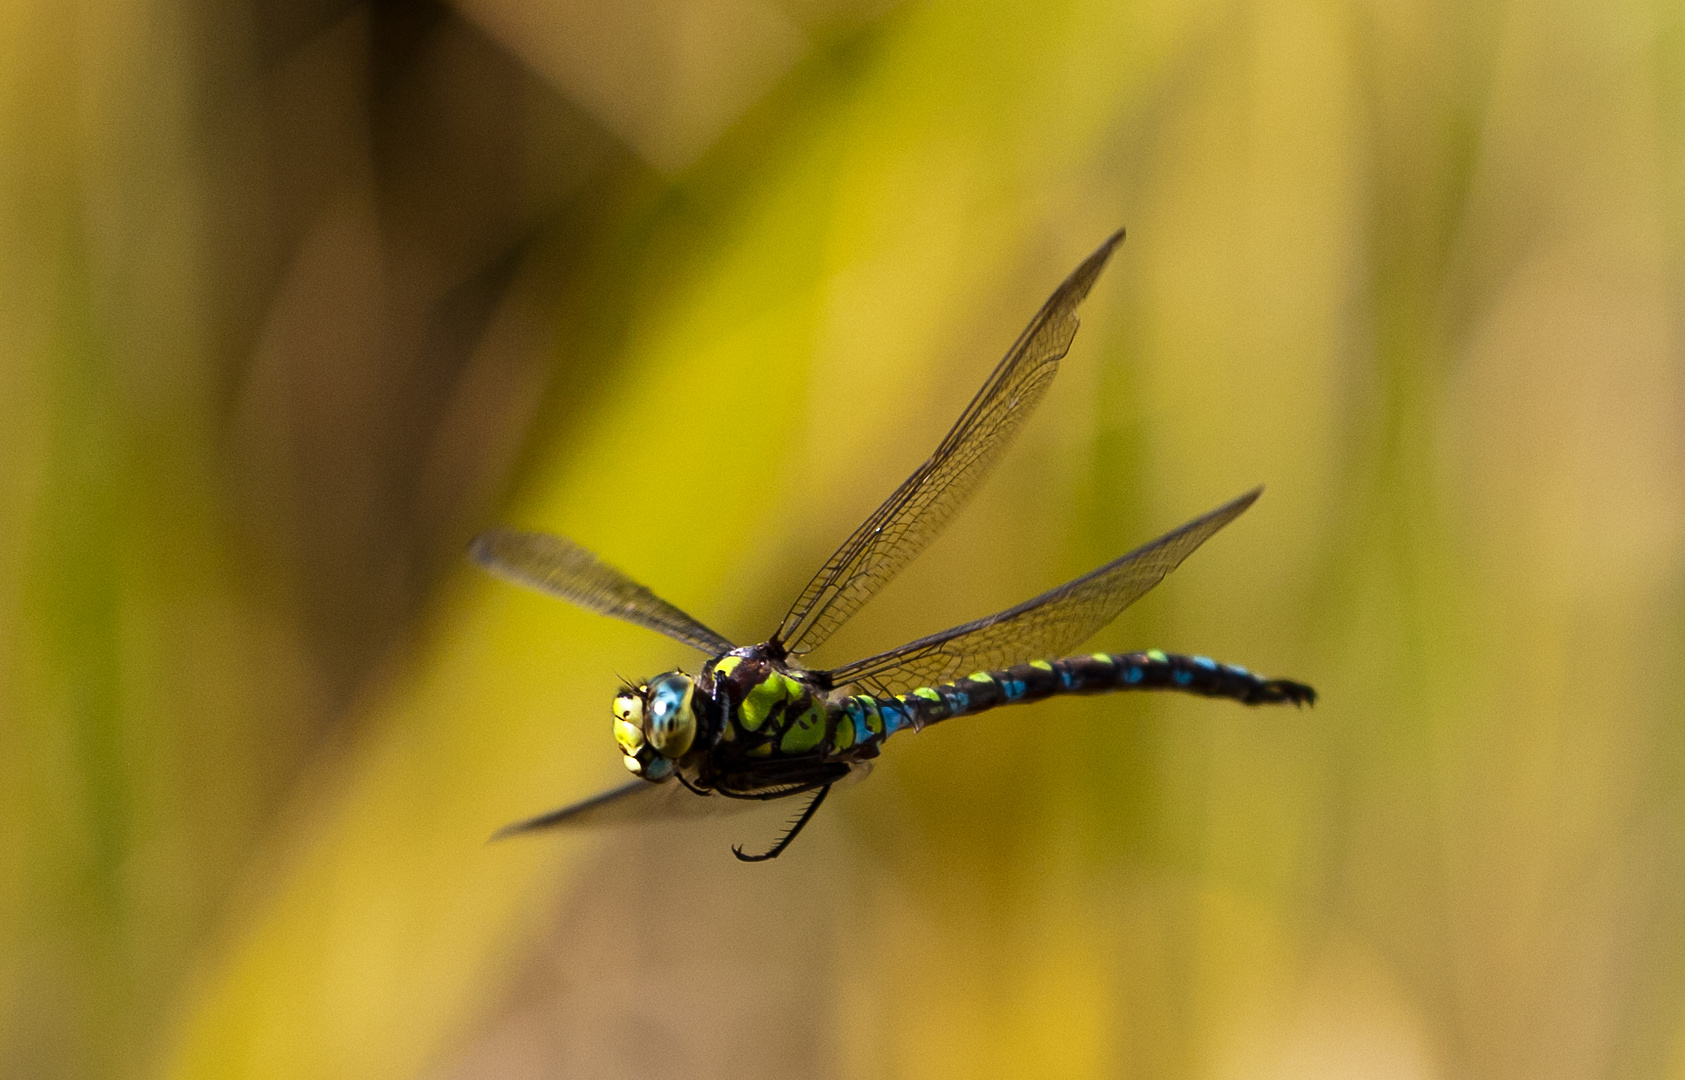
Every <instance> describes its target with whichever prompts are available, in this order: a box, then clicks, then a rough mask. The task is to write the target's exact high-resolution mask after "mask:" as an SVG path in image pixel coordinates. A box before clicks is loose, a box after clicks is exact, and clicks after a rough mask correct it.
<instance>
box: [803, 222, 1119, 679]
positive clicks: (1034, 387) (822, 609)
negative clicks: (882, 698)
mask: <svg viewBox="0 0 1685 1080" xmlns="http://www.w3.org/2000/svg"><path fill="white" fill-rule="evenodd" d="M1122 241H1123V231H1122V230H1121V229H1120V230H1119V231H1118V232H1117V233H1115V234H1114V235H1113V236H1112V237H1111V238H1110V239H1108V240H1107V241H1106V242H1105V243H1104V244H1101V245H1100V248H1099V250H1097V251H1095V252H1094V254H1092V255H1090V256H1089V257H1088V258H1087V259H1086V260H1084V262H1083V264H1082V265H1081V266H1079V267H1077V268H1076V270H1075V272H1073V273H1072V274H1071V276H1070V277H1068V278H1066V279H1065V282H1064V284H1062V285H1060V286H1059V288H1058V289H1056V290H1055V291H1054V293H1053V295H1052V297H1050V298H1049V299H1048V301H1047V303H1046V304H1043V305H1042V309H1041V310H1040V311H1038V312H1037V313H1036V317H1035V318H1034V319H1032V320H1030V325H1029V326H1028V327H1027V328H1025V330H1024V332H1023V334H1021V335H1020V336H1019V338H1018V341H1017V343H1015V344H1014V345H1013V346H1012V348H1011V350H1009V351H1008V352H1007V354H1006V357H1005V359H1003V360H1001V362H1000V364H999V365H998V366H997V367H996V368H995V370H994V373H993V374H991V375H990V376H989V380H988V382H986V383H984V384H983V389H982V390H980V391H978V393H977V396H976V397H975V398H973V399H972V400H971V404H970V405H967V406H966V409H965V412H964V413H962V414H961V415H960V418H959V422H958V423H956V424H955V425H954V427H953V430H951V431H949V432H948V434H947V436H946V437H945V438H943V440H942V443H941V445H940V446H938V447H937V448H936V452H935V453H934V454H932V455H931V457H930V460H928V461H926V462H925V463H924V464H923V465H920V466H919V467H918V469H917V470H915V471H914V473H913V475H911V476H909V477H908V478H907V480H906V482H905V483H903V484H902V485H901V486H900V487H899V488H896V489H895V493H894V494H893V495H891V496H890V497H889V498H888V499H887V500H885V502H884V504H883V505H882V506H880V507H878V508H877V509H876V510H875V511H873V512H872V516H871V517H869V518H867V519H866V521H865V522H864V523H863V524H862V525H861V526H860V527H859V528H858V529H856V530H855V531H854V535H852V536H850V537H849V538H848V539H847V540H846V541H844V543H843V545H842V547H840V548H838V549H837V552H836V554H834V555H832V556H831V558H830V560H829V561H828V562H826V563H825V565H824V566H823V567H821V568H820V570H819V572H818V573H817V574H815V575H814V576H813V580H812V581H810V582H808V584H807V588H805V589H803V590H802V594H801V596H800V597H798V598H797V600H796V603H795V605H794V606H793V607H792V608H791V609H790V613H789V614H788V615H786V616H784V622H783V623H782V624H781V625H780V626H779V627H778V632H777V633H776V634H775V635H773V640H774V641H777V642H781V643H782V644H783V645H784V647H785V649H786V650H787V651H788V652H790V653H791V654H792V655H799V654H801V653H805V652H808V651H810V650H812V649H814V648H815V647H817V646H818V645H819V644H820V643H821V642H823V641H824V640H825V639H826V638H828V637H830V636H831V634H832V632H833V631H835V630H836V629H837V627H839V626H841V625H842V624H843V623H844V622H845V621H847V619H848V617H849V616H850V615H853V614H854V613H855V612H856V611H858V610H859V609H860V606H861V605H862V604H864V603H865V602H866V601H867V600H869V599H871V598H872V596H873V595H875V594H876V593H877V591H878V590H879V589H881V588H883V587H884V585H886V584H888V582H889V580H890V579H891V578H892V577H894V576H895V574H896V572H897V571H898V570H900V569H901V568H902V567H903V566H905V565H906V564H907V563H908V562H910V561H911V560H912V559H913V557H914V556H916V555H917V554H918V553H919V552H920V551H923V550H924V548H925V546H926V545H927V544H929V543H930V542H931V541H932V540H934V539H935V538H936V535H937V534H938V533H939V532H941V531H942V528H943V526H945V525H946V524H947V523H948V519H949V518H951V517H953V515H954V512H955V511H957V510H958V509H959V508H960V507H961V506H962V505H963V504H964V503H965V501H966V499H968V498H970V497H971V493H972V492H973V491H975V490H976V488H977V485H978V483H979V482H980V481H981V480H982V479H983V477H984V475H985V474H986V473H987V472H988V471H989V467H990V466H992V465H993V464H994V463H995V459H996V458H998V457H1000V454H1001V451H1003V450H1005V449H1006V447H1007V445H1008V444H1009V443H1011V441H1012V438H1013V436H1014V435H1016V434H1017V433H1018V429H1019V428H1020V427H1022V426H1023V424H1024V420H1025V419H1026V418H1027V417H1028V416H1029V415H1030V412H1031V411H1032V410H1033V409H1034V408H1035V407H1036V404H1037V403H1038V402H1039V401H1041V399H1042V395H1044V394H1045V393H1046V392H1047V387H1048V385H1049V384H1050V383H1051V382H1052V381H1053V376H1054V374H1055V373H1056V372H1057V371H1058V369H1059V360H1060V359H1061V358H1062V357H1063V356H1064V355H1065V352H1066V350H1068V349H1069V348H1070V347H1071V339H1072V338H1074V337H1075V336H1076V332H1077V314H1076V313H1077V305H1078V304H1080V303H1082V299H1083V297H1085V296H1087V295H1088V290H1089V288H1090V287H1091V286H1093V284H1094V281H1095V279H1096V278H1098V277H1099V276H1100V271H1101V270H1102V269H1104V268H1105V265H1106V260H1107V259H1109V258H1110V257H1111V254H1112V249H1113V248H1115V247H1117V245H1118V244H1119V243H1121V242H1122Z"/></svg>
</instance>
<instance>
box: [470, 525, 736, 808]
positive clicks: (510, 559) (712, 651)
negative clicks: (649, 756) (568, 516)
mask: <svg viewBox="0 0 1685 1080" xmlns="http://www.w3.org/2000/svg"><path fill="white" fill-rule="evenodd" d="M468 555H469V557H470V558H472V559H473V560H474V561H475V562H477V563H479V564H480V565H481V566H483V567H485V568H486V569H487V570H489V571H491V572H492V573H494V574H496V575H498V576H499V577H503V578H507V579H509V580H510V581H514V582H518V583H520V584H522V585H529V586H531V587H532V588H535V589H542V590H543V591H544V592H547V593H549V594H550V595H552V596H559V597H561V598H562V599H563V600H567V601H569V602H571V603H574V604H577V605H579V606H580V607H582V608H585V609H586V610H587V611H595V612H597V613H598V614H599V615H612V616H613V617H614V618H616V619H624V620H625V621H627V622H629V623H636V624H637V625H638V626H643V627H647V628H649V629H651V630H654V631H656V632H658V633H662V634H666V635H667V636H668V637H670V638H673V639H674V640H676V641H682V642H684V643H685V644H686V645H692V646H695V647H696V648H698V649H701V650H702V651H703V652H705V653H707V654H708V655H710V656H718V655H719V654H721V653H726V652H730V651H731V650H732V648H733V646H732V644H731V642H729V641H727V640H726V639H725V638H723V637H721V636H720V635H719V634H716V633H714V631H712V630H710V629H708V628H707V627H706V626H703V625H702V624H701V623H699V622H697V621H696V620H695V619H693V618H691V617H690V616H689V615H686V614H685V613H684V612H682V611H680V610H679V609H678V608H676V607H674V606H673V605H672V604H669V603H668V602H667V601H665V600H663V599H661V597H659V596H657V595H655V594H654V593H652V592H650V591H649V589H648V588H646V587H645V586H643V585H640V584H638V583H637V582H636V581H633V580H632V579H631V578H629V577H627V576H626V575H625V574H623V573H621V572H620V571H619V570H616V569H615V568H614V567H612V566H610V565H608V564H607V563H605V562H603V561H602V560H601V559H599V558H597V557H596V556H595V555H593V554H591V553H590V552H589V551H586V550H585V549H584V548H582V547H580V546H579V545H578V544H575V543H574V542H573V541H571V540H564V539H562V538H561V537H559V536H551V535H550V534H549V533H540V532H520V531H518V530H515V529H493V530H492V531H491V532H484V533H481V534H480V535H479V536H476V537H475V538H474V542H473V543H471V544H470V545H468ZM639 782H640V783H646V786H647V782H645V781H639Z"/></svg>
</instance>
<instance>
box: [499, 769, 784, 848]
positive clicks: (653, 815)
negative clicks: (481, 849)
mask: <svg viewBox="0 0 1685 1080" xmlns="http://www.w3.org/2000/svg"><path fill="white" fill-rule="evenodd" d="M759 805H761V804H760V803H757V802H751V801H745V800H743V799H726V798H722V797H720V796H717V795H707V796H703V795H697V794H695V793H694V792H692V791H690V790H688V789H687V788H685V786H684V785H683V784H652V783H650V782H649V781H648V780H633V781H632V782H631V783H629V784H622V785H621V786H619V787H617V788H610V789H609V790H607V791H604V792H601V793H599V794H596V795H593V796H591V797H590V798H589V799H585V800H582V801H580V802H576V803H574V804H573V805H571V806H564V807H562V808H561V809H559V810H552V811H550V812H549V813H547V814H540V815H538V816H537V817H534V818H528V819H526V820H525V821H517V822H515V823H514V824H513V825H505V826H504V827H503V828H501V829H499V830H497V832H495V833H493V834H492V839H493V840H502V839H504V838H505V837H510V836H515V835H517V834H520V833H529V832H539V831H542V830H544V829H558V828H563V827H574V826H581V827H597V826H613V825H637V824H641V823H643V822H648V821H677V820H686V819H690V818H699V817H712V816H714V815H717V814H730V813H734V812H738V811H742V810H747V809H750V808H753V807H756V806H759Z"/></svg>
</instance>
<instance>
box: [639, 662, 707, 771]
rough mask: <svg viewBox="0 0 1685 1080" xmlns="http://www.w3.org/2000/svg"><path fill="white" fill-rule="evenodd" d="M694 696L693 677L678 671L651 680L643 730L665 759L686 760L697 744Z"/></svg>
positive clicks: (694, 685)
mask: <svg viewBox="0 0 1685 1080" xmlns="http://www.w3.org/2000/svg"><path fill="white" fill-rule="evenodd" d="M695 693H696V684H695V683H694V682H692V681H691V678H690V676H688V675H682V674H680V673H678V672H674V673H673V674H671V675H663V676H661V677H660V678H657V679H651V680H650V684H649V708H648V709H647V710H646V712H645V714H644V728H645V730H646V731H647V732H648V734H649V741H650V745H651V746H654V747H655V749H656V750H658V751H660V753H661V756H662V757H667V758H675V759H676V758H681V757H684V755H685V752H686V751H687V750H689V749H690V745H691V743H693V742H695V741H696V713H695V712H694V711H693V710H692V709H691V698H692V697H693V696H694V695H695Z"/></svg>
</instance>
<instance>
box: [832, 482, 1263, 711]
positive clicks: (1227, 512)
mask: <svg viewBox="0 0 1685 1080" xmlns="http://www.w3.org/2000/svg"><path fill="white" fill-rule="evenodd" d="M1262 492H1263V488H1256V489H1254V490H1252V491H1249V492H1247V493H1246V494H1245V495H1242V496H1240V497H1239V498H1238V499H1233V500H1231V501H1229V502H1226V503H1224V504H1223V505H1222V506H1219V507H1218V508H1217V509H1215V510H1213V511H1211V512H1210V513H1208V514H1206V515H1204V516H1203V517H1198V518H1195V519H1194V520H1193V521H1190V522H1188V523H1187V524H1186V525H1183V526H1182V527H1181V528H1179V529H1177V530H1175V531H1174V532H1170V533H1166V534H1165V535H1163V536H1161V537H1159V538H1158V539H1157V540H1154V541H1153V542H1151V543H1150V544H1145V545H1143V546H1141V547H1139V548H1136V549H1135V550H1134V551H1131V552H1130V553H1129V554H1127V555H1123V556H1120V557H1119V558H1116V559H1114V560H1112V561H1111V562H1109V563H1107V564H1106V565H1104V566H1102V567H1100V568H1099V569H1098V570H1094V571H1092V572H1090V573H1087V574H1084V575H1083V576H1082V577H1079V578H1077V579H1076V580H1075V581H1070V582H1066V583H1065V584H1064V585H1061V586H1059V587H1058V588H1057V589H1052V590H1050V591H1048V592H1045V593H1042V594H1041V595H1040V596H1038V597H1035V598H1034V599H1031V600H1026V601H1024V602H1023V603H1022V604H1019V605H1018V606H1016V607H1011V608H1007V609H1006V610H1005V611H1002V612H997V613H996V614H994V615H990V616H988V617H986V618H982V619H977V620H975V621H973V622H968V623H965V624H963V625H960V626H956V627H954V628H952V629H951V630H944V631H943V632H942V633H940V634H932V635H930V636H929V637H924V638H920V639H919V640H917V641H913V642H909V643H908V644H906V645H903V646H901V647H900V648H899V649H892V650H890V651H889V652H886V653H880V654H878V655H877V656H869V657H867V658H866V659H864V660H857V661H855V662H854V663H852V664H847V665H844V666H843V667H840V668H837V669H835V670H834V671H832V672H831V673H830V675H831V680H832V683H833V685H836V686H843V685H845V684H847V683H866V684H869V685H871V686H873V687H874V688H875V689H877V690H878V692H880V693H884V694H894V693H902V692H905V691H907V690H911V689H913V688H914V687H918V686H935V685H936V684H938V683H944V682H950V681H952V680H953V679H956V678H961V677H963V676H965V675H968V674H970V673H971V672H974V671H978V670H988V669H992V668H1004V667H1009V666H1011V665H1012V664H1018V663H1023V662H1024V661H1026V660H1041V659H1048V660H1051V659H1056V658H1058V657H1060V656H1063V655H1065V654H1066V653H1069V652H1071V651H1072V650H1073V649H1075V648H1076V647H1077V646H1078V645H1081V644H1082V643H1083V642H1084V641H1086V640H1088V638H1090V637H1092V636H1093V635H1094V634H1095V632H1097V631H1098V630H1100V629H1101V628H1102V627H1104V626H1105V625H1106V624H1107V623H1109V622H1111V621H1112V620H1113V619H1115V618H1117V616H1118V613H1119V612H1121V611H1122V610H1123V609H1124V608H1126V607H1128V606H1129V605H1130V604H1132V603H1134V602H1135V601H1136V600H1138V599H1140V598H1141V597H1142V596H1143V595H1145V594H1146V592H1147V590H1149V589H1151V588H1152V587H1153V586H1154V585H1157V584H1158V583H1159V582H1160V581H1162V580H1163V579H1164V576H1165V575H1166V574H1168V573H1170V571H1172V570H1174V569H1176V567H1177V566H1178V565H1180V563H1181V562H1182V560H1183V559H1185V558H1187V557H1188V556H1189V555H1191V554H1192V553H1193V551H1194V549H1195V548H1197V547H1199V546H1200V545H1201V544H1203V543H1205V541H1206V540H1207V539H1209V538H1210V537H1211V535H1212V534H1213V533H1215V532H1216V531H1217V530H1218V529H1221V528H1222V527H1223V526H1224V525H1227V524H1228V523H1229V522H1231V521H1233V520H1234V519H1235V518H1237V517H1239V516H1240V514H1241V512H1242V511H1244V510H1245V509H1246V508H1247V507H1249V506H1251V505H1252V503H1253V502H1254V501H1256V500H1257V498H1258V496H1259V494H1261V493H1262Z"/></svg>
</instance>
